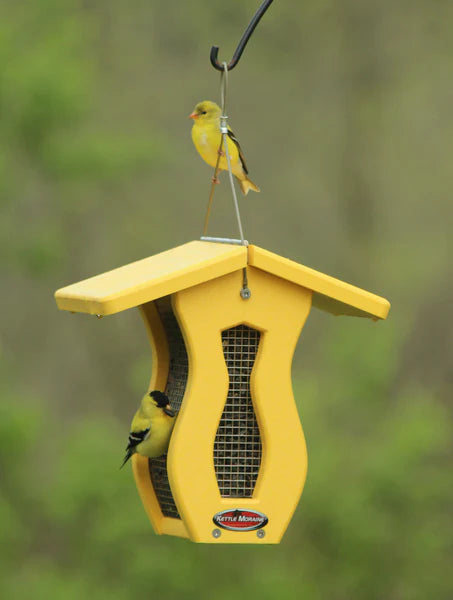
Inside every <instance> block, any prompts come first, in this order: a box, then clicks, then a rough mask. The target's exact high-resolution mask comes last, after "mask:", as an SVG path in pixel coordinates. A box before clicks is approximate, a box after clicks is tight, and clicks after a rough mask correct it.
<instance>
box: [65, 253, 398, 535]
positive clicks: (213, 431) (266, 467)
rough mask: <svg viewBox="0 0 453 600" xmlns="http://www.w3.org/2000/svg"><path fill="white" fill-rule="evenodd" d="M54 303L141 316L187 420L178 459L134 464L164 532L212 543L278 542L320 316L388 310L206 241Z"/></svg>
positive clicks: (295, 475) (363, 295) (300, 469)
mask: <svg viewBox="0 0 453 600" xmlns="http://www.w3.org/2000/svg"><path fill="white" fill-rule="evenodd" d="M244 270H245V271H244ZM244 273H246V276H247V289H248V290H249V292H247V293H244V289H245V286H244ZM246 291H247V290H246ZM241 292H242V293H241ZM55 296H56V301H57V304H58V307H59V308H60V309H63V310H68V311H72V312H83V313H89V314H93V315H101V316H106V315H111V314H114V313H118V312H121V311H123V310H127V309H130V308H135V307H138V308H139V309H140V312H141V314H142V316H143V320H144V323H145V327H146V330H147V332H148V336H149V340H150V343H151V348H152V356H153V361H152V374H151V381H150V386H149V387H150V389H158V390H162V391H165V392H166V394H167V395H168V397H169V399H170V402H171V405H172V406H173V407H174V408H176V409H177V410H178V411H179V414H178V417H177V419H176V423H175V427H174V430H173V434H172V438H171V441H170V445H169V449H168V454H167V455H166V456H164V457H161V458H157V459H148V458H145V457H143V456H139V455H138V454H135V455H134V456H133V458H132V465H133V472H134V477H135V481H136V484H137V488H138V491H139V494H140V497H141V499H142V501H143V504H144V507H145V510H146V512H147V514H148V516H149V518H150V521H151V523H152V526H153V528H154V530H155V531H156V533H159V534H168V535H175V536H179V537H187V538H190V539H191V540H193V541H195V542H214V543H222V542H225V543H278V542H279V541H280V539H281V537H282V535H283V534H284V532H285V530H286V528H287V526H288V524H289V521H290V519H291V517H292V515H293V513H294V510H295V509H296V506H297V504H298V501H299V498H300V495H301V493H302V489H303V486H304V483H305V476H306V471H307V451H306V445H305V439H304V434H303V431H302V426H301V423H300V420H299V416H298V411H297V408H296V404H295V401H294V397H293V391H292V385H291V363H292V358H293V354H294V350H295V347H296V343H297V340H298V338H299V335H300V333H301V330H302V328H303V326H304V323H305V320H306V319H307V317H308V314H309V312H310V309H311V307H312V306H313V307H315V308H319V309H322V310H325V311H327V312H330V313H332V314H334V315H351V316H358V317H367V318H371V319H373V320H378V319H385V318H386V316H387V313H388V311H389V306H390V305H389V303H388V302H387V300H385V299H383V298H380V297H378V296H375V295H373V294H371V293H369V292H366V291H364V290H361V289H359V288H357V287H354V286H352V285H349V284H347V283H344V282H343V281H339V280H338V279H334V278H332V277H329V276H327V275H324V274H322V273H319V272H317V271H315V270H313V269H310V268H308V267H305V266H302V265H300V264H297V263H295V262H293V261H291V260H288V259H286V258H282V257H281V256H278V255H276V254H273V253H271V252H268V251H267V250H264V249H262V248H259V247H257V246H252V245H250V246H245V245H235V244H232V243H215V242H207V241H193V242H189V243H187V244H184V245H182V246H179V247H177V248H174V249H172V250H168V251H166V252H162V253H160V254H157V255H155V256H151V257H149V258H145V259H143V260H139V261H138V262H134V263H132V264H129V265H126V266H123V267H120V268H118V269H115V270H113V271H109V272H107V273H103V274H101V275H98V276H96V277H92V278H91V279H86V280H84V281H81V282H79V283H76V284H74V285H70V286H68V287H65V288H62V289H60V290H58V291H57V292H56V294H55Z"/></svg>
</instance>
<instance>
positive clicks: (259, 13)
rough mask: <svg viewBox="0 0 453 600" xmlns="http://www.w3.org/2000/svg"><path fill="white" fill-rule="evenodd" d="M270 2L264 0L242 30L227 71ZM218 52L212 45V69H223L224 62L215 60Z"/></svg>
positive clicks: (232, 67) (236, 59)
mask: <svg viewBox="0 0 453 600" xmlns="http://www.w3.org/2000/svg"><path fill="white" fill-rule="evenodd" d="M272 2H273V0H264V2H263V4H262V5H261V6H260V7H259V9H258V10H257V11H256V13H255V14H254V16H253V18H252V20H251V21H250V23H249V24H248V26H247V29H246V30H245V31H244V35H243V36H242V37H241V40H240V42H239V44H238V46H237V48H236V50H235V52H234V54H233V58H232V59H231V60H230V62H229V63H228V65H227V69H228V71H231V69H234V67H235V66H236V65H237V64H238V62H239V59H240V58H241V56H242V53H243V52H244V48H245V46H246V45H247V42H248V41H249V38H250V36H251V35H252V33H253V32H254V30H255V27H256V26H257V25H258V23H259V22H260V19H261V17H262V16H263V15H264V13H265V12H266V10H267V9H268V8H269V6H270V5H271V4H272ZM218 54H219V47H218V46H212V48H211V54H210V59H211V64H212V66H213V67H214V69H217V71H223V70H224V66H223V64H224V63H220V62H219V61H218V60H217V56H218Z"/></svg>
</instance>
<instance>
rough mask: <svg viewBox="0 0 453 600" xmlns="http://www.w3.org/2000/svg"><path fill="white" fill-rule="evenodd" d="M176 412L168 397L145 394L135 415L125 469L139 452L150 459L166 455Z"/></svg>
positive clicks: (155, 392)
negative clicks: (131, 458) (127, 463)
mask: <svg viewBox="0 0 453 600" xmlns="http://www.w3.org/2000/svg"><path fill="white" fill-rule="evenodd" d="M175 417H176V413H175V411H174V410H173V409H172V408H171V407H170V401H169V400H168V397H167V396H166V395H165V394H164V393H163V392H159V391H158V390H154V391H153V392H149V393H147V394H145V395H144V396H143V398H142V401H141V404H140V407H139V409H138V410H137V412H136V413H135V415H134V418H133V419H132V424H131V431H130V434H129V440H128V444H127V447H126V456H125V457H124V461H123V464H122V465H121V467H123V466H124V465H125V464H126V462H127V461H128V460H129V459H130V457H131V456H132V455H133V454H135V453H136V452H138V454H141V455H142V456H147V457H148V458H157V457H158V456H162V454H165V453H166V452H167V449H168V444H169V442H170V437H171V432H172V430H173V426H174V424H175V420H176V419H175Z"/></svg>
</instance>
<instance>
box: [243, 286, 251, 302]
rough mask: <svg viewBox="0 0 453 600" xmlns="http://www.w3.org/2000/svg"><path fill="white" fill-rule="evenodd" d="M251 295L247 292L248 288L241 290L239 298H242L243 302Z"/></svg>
mask: <svg viewBox="0 0 453 600" xmlns="http://www.w3.org/2000/svg"><path fill="white" fill-rule="evenodd" d="M251 295H252V292H251V291H250V290H249V288H248V287H246V288H242V289H241V298H243V299H244V300H248V299H249V298H250V296H251Z"/></svg>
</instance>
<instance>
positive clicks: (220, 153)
mask: <svg viewBox="0 0 453 600" xmlns="http://www.w3.org/2000/svg"><path fill="white" fill-rule="evenodd" d="M217 154H218V155H219V156H225V152H224V151H223V150H220V148H219V149H218V150H217Z"/></svg>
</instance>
